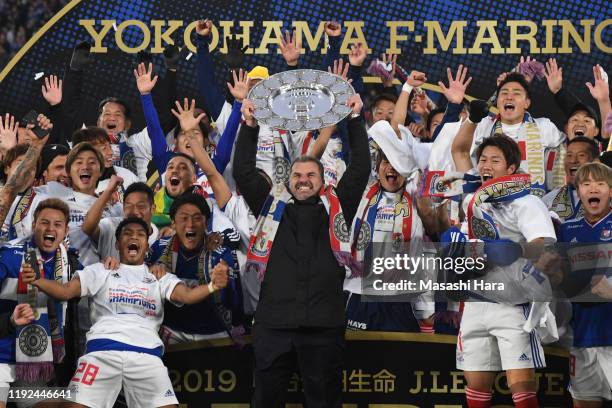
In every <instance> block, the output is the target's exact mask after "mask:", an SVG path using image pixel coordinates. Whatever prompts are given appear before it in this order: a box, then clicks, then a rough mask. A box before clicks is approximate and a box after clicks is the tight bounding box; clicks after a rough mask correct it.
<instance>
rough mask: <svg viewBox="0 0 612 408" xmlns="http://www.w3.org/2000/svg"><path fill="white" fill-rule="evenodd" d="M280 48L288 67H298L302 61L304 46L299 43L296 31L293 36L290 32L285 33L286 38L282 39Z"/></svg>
mask: <svg viewBox="0 0 612 408" xmlns="http://www.w3.org/2000/svg"><path fill="white" fill-rule="evenodd" d="M279 48H280V51H281V54H283V58H284V59H285V62H286V63H287V65H289V66H290V67H294V66H296V65H297V63H298V60H299V59H300V52H301V50H302V44H301V43H299V42H297V39H296V34H295V31H294V32H293V34H290V33H289V31H285V37H284V38H283V37H281V44H280V47H279Z"/></svg>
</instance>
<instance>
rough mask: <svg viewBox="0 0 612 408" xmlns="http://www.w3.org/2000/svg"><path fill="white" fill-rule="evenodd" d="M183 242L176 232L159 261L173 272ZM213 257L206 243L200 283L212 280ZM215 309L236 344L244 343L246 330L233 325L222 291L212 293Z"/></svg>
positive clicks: (199, 278)
mask: <svg viewBox="0 0 612 408" xmlns="http://www.w3.org/2000/svg"><path fill="white" fill-rule="evenodd" d="M180 245H181V242H180V240H179V239H178V237H177V236H176V234H175V235H174V236H173V237H172V238H171V239H170V241H169V242H168V246H166V248H165V249H164V252H163V253H162V255H161V256H160V258H159V260H158V261H157V263H160V264H162V265H164V266H165V267H166V269H167V270H169V271H171V273H173V274H176V264H177V261H178V256H179V250H180ZM212 262H213V257H212V251H209V250H207V248H206V245H204V247H203V248H202V250H201V251H200V254H199V255H198V269H197V273H198V283H199V284H200V285H208V284H209V283H210V282H211V276H210V273H211V272H212V270H213V267H214V265H213V264H212ZM209 296H211V297H212V300H213V303H214V306H215V311H216V315H217V318H218V319H219V320H220V321H221V323H222V324H223V326H224V328H225V331H226V332H227V334H228V335H229V336H230V338H231V339H232V340H234V342H235V343H236V344H242V343H243V342H244V341H243V340H242V335H243V334H244V332H245V330H244V327H243V326H242V325H240V326H233V325H232V311H231V310H229V309H228V308H227V307H225V305H224V304H223V299H222V291H220V290H219V291H215V292H214V293H213V294H212V295H209Z"/></svg>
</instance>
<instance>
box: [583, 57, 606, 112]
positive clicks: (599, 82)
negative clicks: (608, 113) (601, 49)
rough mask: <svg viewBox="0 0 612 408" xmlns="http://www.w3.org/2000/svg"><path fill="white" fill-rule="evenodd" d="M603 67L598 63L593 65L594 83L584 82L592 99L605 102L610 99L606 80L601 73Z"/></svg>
mask: <svg viewBox="0 0 612 408" xmlns="http://www.w3.org/2000/svg"><path fill="white" fill-rule="evenodd" d="M602 71H603V69H602V68H601V66H600V65H599V64H597V65H595V66H594V67H593V77H594V78H595V81H594V82H595V83H594V84H591V83H590V82H587V83H586V86H587V88H589V92H590V93H591V96H592V97H593V99H595V100H596V101H597V102H599V103H602V102H603V103H606V102H608V101H609V100H610V89H608V81H607V80H606V79H605V78H604V75H603V73H602Z"/></svg>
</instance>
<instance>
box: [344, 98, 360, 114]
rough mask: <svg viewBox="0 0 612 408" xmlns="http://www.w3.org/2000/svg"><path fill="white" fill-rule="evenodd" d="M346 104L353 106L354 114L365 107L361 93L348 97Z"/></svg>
mask: <svg viewBox="0 0 612 408" xmlns="http://www.w3.org/2000/svg"><path fill="white" fill-rule="evenodd" d="M346 105H347V106H348V107H350V108H351V110H352V111H353V113H354V114H359V113H360V112H361V109H362V108H363V101H362V100H361V96H359V94H354V95H351V96H349V97H348V99H347V100H346Z"/></svg>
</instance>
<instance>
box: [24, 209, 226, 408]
mask: <svg viewBox="0 0 612 408" xmlns="http://www.w3.org/2000/svg"><path fill="white" fill-rule="evenodd" d="M116 237H117V249H118V251H119V256H120V261H121V264H120V265H119V268H118V269H117V270H109V269H106V268H105V266H104V265H103V264H100V263H98V264H95V265H91V266H89V267H86V268H85V269H83V270H82V271H79V272H78V273H77V275H75V277H74V278H73V279H72V280H70V281H69V282H67V283H64V284H61V283H58V282H56V281H55V280H50V279H44V278H41V279H37V277H36V276H35V274H34V271H33V270H32V269H31V268H29V267H28V266H24V267H23V273H22V275H23V282H24V283H29V284H31V285H33V286H34V287H36V288H38V289H40V290H42V291H43V292H45V293H46V294H47V295H49V296H50V297H53V298H54V299H58V300H68V299H72V298H75V297H79V296H81V297H84V298H89V299H90V301H91V302H92V304H93V307H92V320H93V325H92V327H91V330H90V331H89V332H88V333H87V350H86V354H85V355H83V356H82V357H81V358H79V361H78V367H79V369H78V370H77V371H76V373H75V374H74V376H73V378H72V380H71V384H70V386H71V388H72V389H74V391H75V392H74V400H75V402H76V403H77V404H79V405H78V406H79V407H85V406H89V407H92V406H111V405H112V404H113V403H114V401H115V399H116V398H117V395H118V394H119V392H120V390H121V388H122V386H123V387H124V392H125V396H126V399H127V403H128V406H144V405H146V406H154V407H162V406H163V407H167V406H174V407H176V405H177V404H178V401H177V400H176V397H175V395H174V392H173V390H172V383H171V381H170V378H169V377H168V370H167V368H166V367H165V366H164V364H163V362H162V360H161V356H162V354H163V344H162V342H161V339H160V338H159V335H158V334H157V333H158V330H159V327H160V325H161V322H162V320H163V318H164V309H165V304H164V302H165V301H168V302H171V303H174V304H176V305H181V304H195V303H198V302H201V301H202V300H204V299H206V298H207V297H208V296H210V295H211V294H213V293H215V292H216V291H218V290H220V289H223V288H224V287H225V286H226V285H227V282H228V277H227V270H228V268H227V265H224V264H223V263H220V264H218V265H216V266H215V268H214V269H211V270H210V276H209V281H208V284H204V285H198V286H195V287H192V288H190V287H188V286H187V285H184V284H182V282H181V280H180V279H178V278H177V277H176V276H175V275H173V274H165V275H163V276H161V277H160V278H159V280H158V279H157V278H156V276H155V275H153V274H152V273H151V272H150V270H149V268H148V267H147V266H146V264H145V263H144V258H145V254H146V252H147V250H148V242H147V241H148V237H149V227H148V225H147V224H146V223H145V222H144V221H143V220H141V219H139V218H127V219H125V220H124V221H122V222H121V223H120V224H119V226H118V227H117V231H116Z"/></svg>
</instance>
